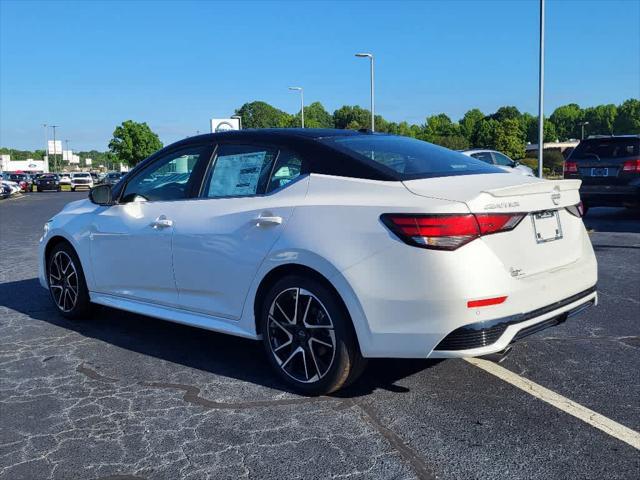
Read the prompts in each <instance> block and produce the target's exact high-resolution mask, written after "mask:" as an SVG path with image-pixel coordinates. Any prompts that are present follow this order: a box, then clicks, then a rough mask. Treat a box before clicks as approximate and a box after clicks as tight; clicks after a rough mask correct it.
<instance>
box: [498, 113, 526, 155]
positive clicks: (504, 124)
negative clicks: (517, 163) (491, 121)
mask: <svg viewBox="0 0 640 480" xmlns="http://www.w3.org/2000/svg"><path fill="white" fill-rule="evenodd" d="M524 138H525V135H524V132H523V131H522V127H521V124H520V121H519V120H518V119H516V118H505V119H504V120H502V121H501V122H498V127H497V129H496V136H495V146H494V148H495V149H496V150H498V151H500V152H502V153H504V154H505V155H507V156H509V157H511V158H513V159H519V158H523V157H524V153H525V141H524Z"/></svg>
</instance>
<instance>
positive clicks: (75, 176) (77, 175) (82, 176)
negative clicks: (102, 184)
mask: <svg viewBox="0 0 640 480" xmlns="http://www.w3.org/2000/svg"><path fill="white" fill-rule="evenodd" d="M72 175H73V177H74V178H87V177H90V176H91V174H89V173H72Z"/></svg>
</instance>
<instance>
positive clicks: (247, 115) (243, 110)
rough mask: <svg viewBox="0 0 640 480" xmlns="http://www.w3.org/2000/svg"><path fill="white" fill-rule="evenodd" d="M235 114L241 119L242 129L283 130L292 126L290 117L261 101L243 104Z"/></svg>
mask: <svg viewBox="0 0 640 480" xmlns="http://www.w3.org/2000/svg"><path fill="white" fill-rule="evenodd" d="M235 114H236V115H240V117H241V118H242V127H243V128H283V127H289V126H291V125H292V116H291V115H289V114H288V113H286V112H283V111H282V110H279V109H277V108H275V107H273V106H271V105H269V104H268V103H267V102H262V101H255V102H250V103H245V104H244V105H242V106H241V107H240V108H239V109H237V110H236V112H235ZM298 124H299V123H298Z"/></svg>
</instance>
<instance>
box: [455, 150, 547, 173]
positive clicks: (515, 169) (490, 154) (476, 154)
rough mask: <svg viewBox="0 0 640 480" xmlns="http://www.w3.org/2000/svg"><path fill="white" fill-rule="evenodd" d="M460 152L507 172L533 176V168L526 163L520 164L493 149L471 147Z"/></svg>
mask: <svg viewBox="0 0 640 480" xmlns="http://www.w3.org/2000/svg"><path fill="white" fill-rule="evenodd" d="M461 153H463V154H464V155H466V156H468V157H473V158H477V159H478V160H482V161H483V162H485V163H488V164H491V165H495V166H496V167H498V168H501V169H503V170H506V171H507V172H509V173H515V174H517V175H525V176H527V177H535V174H534V173H533V170H531V169H530V168H529V167H527V166H526V165H521V164H520V163H519V162H516V161H515V160H511V159H510V158H509V157H507V156H506V155H505V154H504V153H500V152H496V151H495V150H484V149H477V148H476V149H473V150H464V151H462V152H461Z"/></svg>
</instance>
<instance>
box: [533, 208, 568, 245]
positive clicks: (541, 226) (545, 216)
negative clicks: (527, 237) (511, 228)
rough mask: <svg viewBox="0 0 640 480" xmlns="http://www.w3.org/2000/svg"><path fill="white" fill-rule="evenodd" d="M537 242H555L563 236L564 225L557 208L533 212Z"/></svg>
mask: <svg viewBox="0 0 640 480" xmlns="http://www.w3.org/2000/svg"><path fill="white" fill-rule="evenodd" d="M531 219H532V221H533V231H534V232H535V235H536V242H537V243H545V242H553V241H554V240H560V239H561V238H562V226H561V225H560V216H559V215H558V211H557V210H548V211H546V212H536V213H533V214H531Z"/></svg>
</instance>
